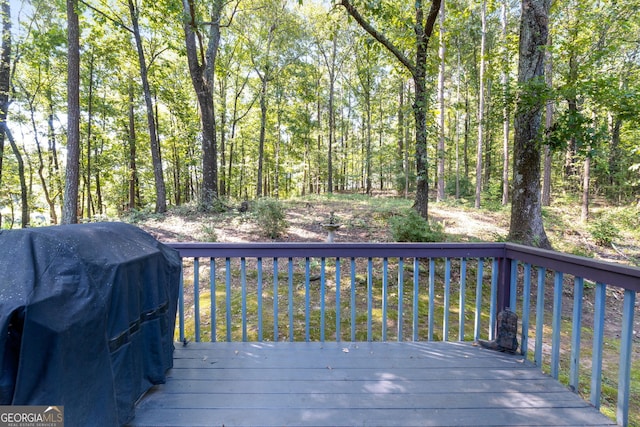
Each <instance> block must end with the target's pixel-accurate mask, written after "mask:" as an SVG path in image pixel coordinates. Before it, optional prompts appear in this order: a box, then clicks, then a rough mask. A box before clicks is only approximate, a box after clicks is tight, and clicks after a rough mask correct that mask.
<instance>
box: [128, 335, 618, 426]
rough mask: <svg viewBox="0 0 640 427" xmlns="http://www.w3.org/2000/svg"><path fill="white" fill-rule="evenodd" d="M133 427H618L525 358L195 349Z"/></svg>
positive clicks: (369, 346) (235, 346)
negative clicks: (583, 426) (525, 426)
mask: <svg viewBox="0 0 640 427" xmlns="http://www.w3.org/2000/svg"><path fill="white" fill-rule="evenodd" d="M174 361H175V362H174V368H173V369H172V370H171V371H169V373H168V378H167V382H166V384H162V385H159V386H155V387H154V388H153V389H152V390H151V391H150V392H149V393H147V394H146V395H145V396H144V397H143V398H142V399H141V400H140V401H139V402H138V405H137V408H136V417H135V418H134V419H133V421H132V422H131V424H130V425H131V426H132V427H133V426H138V427H142V426H157V427H160V426H176V427H177V426H194V427H195V426H226V427H230V426H462V425H466V426H489V425H495V426H498V425H502V426H515V425H531V426H533V425H535V426H568V425H594V426H600V425H615V423H614V422H613V421H611V420H609V419H608V418H606V417H605V416H604V415H602V414H600V413H599V412H598V411H597V410H596V409H595V408H593V407H591V406H590V405H589V404H588V403H587V402H586V401H584V400H583V399H581V398H580V397H579V396H578V395H576V394H574V393H572V392H571V391H569V390H568V389H567V388H565V387H564V386H562V385H561V384H560V383H558V382H557V381H555V380H553V379H552V378H550V377H548V376H546V375H544V374H543V373H541V372H540V371H539V370H538V368H537V367H535V366H533V365H532V364H531V363H529V362H528V361H525V360H523V358H522V357H520V356H514V355H507V354H502V353H496V352H492V351H489V350H485V349H482V348H479V347H475V346H472V345H470V344H467V343H446V342H445V343H443V342H427V343H415V342H410V343H190V344H189V345H187V346H186V347H183V346H179V347H178V348H176V352H175V356H174Z"/></svg>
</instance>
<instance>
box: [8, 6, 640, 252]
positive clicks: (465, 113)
mask: <svg viewBox="0 0 640 427" xmlns="http://www.w3.org/2000/svg"><path fill="white" fill-rule="evenodd" d="M0 5H1V8H2V34H3V37H2V52H1V58H0V59H1V66H0V107H1V108H0V126H1V127H2V132H1V133H0V226H1V228H15V227H26V226H38V225H46V224H58V223H69V222H80V221H93V220H101V219H108V218H116V217H118V216H119V215H122V214H124V213H126V212H132V211H151V212H157V213H163V212H166V211H167V210H168V209H170V208H172V207H178V206H182V205H193V206H197V207H198V209H201V210H204V211H215V210H217V209H225V208H226V207H228V206H233V205H237V204H239V203H240V202H241V201H245V200H254V199H259V198H261V197H271V198H275V199H286V198H290V197H295V196H304V195H311V194H325V193H334V192H335V193H338V192H340V193H360V194H367V195H372V194H374V193H385V194H395V195H399V196H404V197H411V198H414V200H415V202H414V208H415V209H416V210H417V211H418V212H419V213H420V214H421V215H422V216H423V217H424V218H428V203H429V201H441V200H444V199H465V200H469V201H470V202H471V203H473V205H474V206H475V208H480V207H481V206H483V205H484V204H486V203H501V204H503V205H507V204H510V203H512V208H511V212H512V230H511V235H510V237H512V238H515V240H522V241H524V242H525V243H532V241H531V239H533V240H534V241H533V243H536V242H537V243H538V244H539V245H540V246H545V245H544V242H541V241H540V239H541V238H544V231H543V230H542V234H540V233H538V234H535V233H536V232H535V231H534V235H533V236H529V238H530V239H529V241H527V238H524V237H523V236H521V235H519V234H518V232H517V230H516V232H514V227H516V226H517V225H518V224H519V222H518V221H519V220H518V218H522V217H523V216H524V217H525V218H529V217H531V216H532V215H531V212H532V210H531V209H532V206H533V210H534V211H535V210H536V209H537V210H538V212H539V206H540V205H542V206H548V205H550V204H552V203H554V200H553V198H554V197H553V196H554V195H557V194H561V195H563V196H565V197H570V198H572V199H574V200H576V201H578V203H579V205H580V206H582V219H583V220H585V221H586V220H588V219H589V207H590V204H591V203H592V200H593V199H594V198H597V199H599V200H605V201H606V203H610V204H613V205H634V204H637V203H638V202H639V199H638V197H639V195H640V192H639V191H638V188H639V186H640V127H639V122H640V91H639V89H640V55H639V54H640V14H638V13H637V11H638V10H640V1H638V0H629V1H624V2H621V1H615V0H599V1H595V2H594V1H591V2H589V1H585V0H565V1H556V2H553V3H552V2H551V1H550V0H522V1H520V0H518V1H514V0H490V1H488V0H482V1H468V0H467V1H463V0H440V1H437V0H433V1H431V2H423V1H421V0H419V1H416V2H402V1H398V0H391V1H376V0H340V1H338V0H333V1H332V0H323V1H322V0H303V1H299V0H295V1H287V0H251V1H249V0H208V1H204V0H182V2H177V1H171V0H157V1H153V2H151V1H144V0H67V1H66V2H62V1H60V0H49V1H43V0H23V1H13V0H11V1H9V0H0ZM532 17H533V18H532ZM535 25H541V27H539V28H537V29H536V28H534V26H535ZM527 61H530V62H531V63H532V64H533V65H532V66H531V67H530V68H529V69H527V68H526V66H527ZM527 73H528V74H527ZM74 94H75V95H74ZM523 132H525V133H523ZM526 132H528V136H527V134H526ZM532 184H533V186H532ZM74 186H75V188H74ZM525 193H528V194H529V196H531V195H533V196H531V197H532V199H531V200H532V201H531V200H528V201H525V202H526V203H530V202H531V203H533V205H527V204H526V203H525V205H523V204H522V203H521V202H522V201H521V200H519V201H517V203H516V200H514V199H513V198H514V197H520V196H521V195H522V194H525ZM533 216H537V217H539V216H540V215H539V214H537V215H535V212H534V215H533ZM514 223H516V225H514ZM528 225H529V226H531V224H528ZM535 226H536V225H535V224H533V227H535ZM541 236H542V237H541ZM520 237H523V238H520ZM536 239H537V240H536ZM540 243H542V244H540Z"/></svg>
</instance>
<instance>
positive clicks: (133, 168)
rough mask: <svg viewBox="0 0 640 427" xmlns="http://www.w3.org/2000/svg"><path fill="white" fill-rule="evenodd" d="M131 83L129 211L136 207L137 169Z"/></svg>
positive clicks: (131, 88) (130, 87) (130, 83)
mask: <svg viewBox="0 0 640 427" xmlns="http://www.w3.org/2000/svg"><path fill="white" fill-rule="evenodd" d="M133 107H134V104H133V83H132V82H131V80H130V81H129V206H128V207H129V210H131V209H136V207H137V203H136V200H137V197H136V196H137V194H138V168H137V165H136V117H135V111H134V109H133Z"/></svg>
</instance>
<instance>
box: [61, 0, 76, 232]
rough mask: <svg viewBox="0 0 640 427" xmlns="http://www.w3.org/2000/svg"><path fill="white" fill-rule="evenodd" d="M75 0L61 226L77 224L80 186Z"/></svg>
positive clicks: (70, 15)
mask: <svg viewBox="0 0 640 427" xmlns="http://www.w3.org/2000/svg"><path fill="white" fill-rule="evenodd" d="M77 6H78V0H67V46H68V47H67V49H68V50H67V167H66V177H65V189H64V205H63V207H62V224H75V223H77V222H78V187H79V185H80V25H79V23H78V14H77V13H76V9H77Z"/></svg>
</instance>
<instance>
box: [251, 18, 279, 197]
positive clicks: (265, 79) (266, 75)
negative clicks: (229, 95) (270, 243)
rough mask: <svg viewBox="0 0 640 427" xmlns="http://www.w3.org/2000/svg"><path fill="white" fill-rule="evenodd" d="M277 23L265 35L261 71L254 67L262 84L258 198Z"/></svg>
mask: <svg viewBox="0 0 640 427" xmlns="http://www.w3.org/2000/svg"><path fill="white" fill-rule="evenodd" d="M276 28H277V25H276V24H275V23H274V24H273V25H271V27H269V34H268V36H267V45H266V47H265V62H264V64H261V65H262V66H263V72H262V73H261V72H260V70H258V68H257V67H256V72H257V73H258V77H260V81H261V83H262V86H261V88H260V140H259V142H258V177H257V180H256V184H257V185H256V197H258V198H260V197H262V196H263V195H264V194H263V192H264V191H263V189H262V179H263V169H264V143H265V139H266V131H267V89H268V83H269V80H271V69H270V66H269V54H270V53H271V43H272V42H273V38H274V36H275V31H276Z"/></svg>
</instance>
